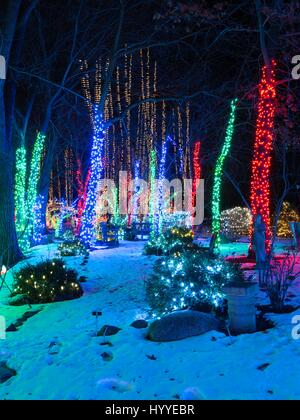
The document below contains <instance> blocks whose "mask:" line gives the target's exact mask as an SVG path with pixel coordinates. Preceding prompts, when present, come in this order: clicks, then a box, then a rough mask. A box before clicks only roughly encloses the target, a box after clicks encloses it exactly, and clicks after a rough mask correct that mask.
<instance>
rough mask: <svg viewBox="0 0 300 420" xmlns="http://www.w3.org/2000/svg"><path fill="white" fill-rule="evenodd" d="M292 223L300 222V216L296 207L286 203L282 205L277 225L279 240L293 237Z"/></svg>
mask: <svg viewBox="0 0 300 420" xmlns="http://www.w3.org/2000/svg"><path fill="white" fill-rule="evenodd" d="M290 222H300V215H299V213H298V211H297V209H296V208H295V207H294V206H292V205H291V204H290V203H288V202H287V201H285V202H284V203H283V205H282V208H281V212H280V216H279V219H278V225H277V235H278V236H279V238H291V237H292V236H293V234H292V232H291V229H290Z"/></svg>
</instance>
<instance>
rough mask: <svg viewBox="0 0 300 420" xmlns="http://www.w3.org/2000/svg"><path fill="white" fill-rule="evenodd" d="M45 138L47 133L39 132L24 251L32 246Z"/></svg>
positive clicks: (31, 179) (22, 246) (33, 155)
mask: <svg viewBox="0 0 300 420" xmlns="http://www.w3.org/2000/svg"><path fill="white" fill-rule="evenodd" d="M45 138H46V136H45V134H42V133H38V135H37V138H36V140H35V143H34V146H33V151H32V157H31V162H30V173H29V177H28V189H27V200H26V219H27V220H26V229H25V232H24V234H23V235H22V238H21V241H20V246H21V248H22V250H23V251H26V250H27V249H28V248H29V247H30V238H31V236H32V228H33V223H34V217H35V213H34V208H35V205H36V199H37V189H38V182H39V177H40V166H41V161H42V153H43V149H44V144H45Z"/></svg>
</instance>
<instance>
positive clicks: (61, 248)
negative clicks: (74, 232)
mask: <svg viewBox="0 0 300 420" xmlns="http://www.w3.org/2000/svg"><path fill="white" fill-rule="evenodd" d="M58 253H59V255H60V256H62V257H71V256H76V255H88V250H87V248H86V247H85V245H84V244H83V243H82V242H80V241H79V239H72V240H67V241H64V242H62V243H60V244H59V245H58Z"/></svg>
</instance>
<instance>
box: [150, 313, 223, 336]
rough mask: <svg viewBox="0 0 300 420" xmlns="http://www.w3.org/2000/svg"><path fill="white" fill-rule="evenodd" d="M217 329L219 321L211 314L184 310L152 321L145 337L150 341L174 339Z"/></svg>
mask: <svg viewBox="0 0 300 420" xmlns="http://www.w3.org/2000/svg"><path fill="white" fill-rule="evenodd" d="M219 329H220V322H219V321H218V320H217V319H216V318H215V317H214V316H213V315H211V314H206V313H203V312H198V311H191V310H185V311H178V312H173V313H171V314H169V315H166V316H165V317H163V318H161V319H159V320H157V321H154V322H152V324H151V325H150V327H149V329H148V334H147V338H148V339H149V340H151V341H174V340H182V339H183V338H187V337H192V336H194V335H200V334H204V333H206V332H207V331H211V330H219Z"/></svg>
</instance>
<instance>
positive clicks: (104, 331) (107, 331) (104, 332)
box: [97, 325, 121, 337]
mask: <svg viewBox="0 0 300 420" xmlns="http://www.w3.org/2000/svg"><path fill="white" fill-rule="evenodd" d="M119 331H121V328H118V327H114V326H113V325H103V327H102V328H101V330H100V331H99V332H98V333H97V336H98V337H100V336H108V335H115V334H117V333H118V332H119Z"/></svg>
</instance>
